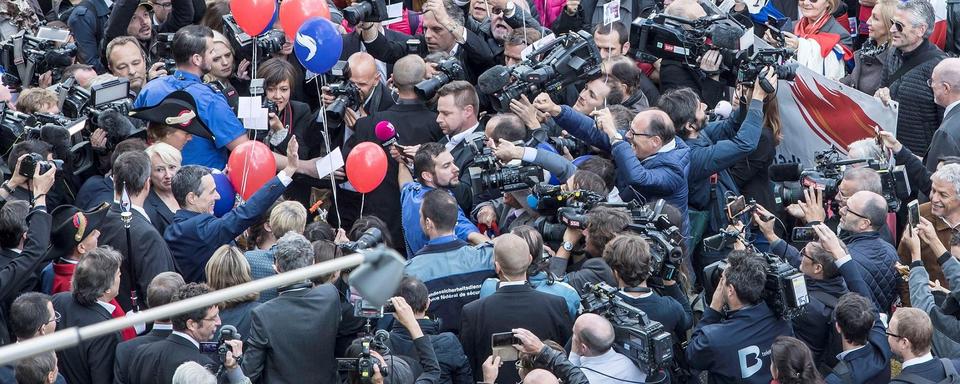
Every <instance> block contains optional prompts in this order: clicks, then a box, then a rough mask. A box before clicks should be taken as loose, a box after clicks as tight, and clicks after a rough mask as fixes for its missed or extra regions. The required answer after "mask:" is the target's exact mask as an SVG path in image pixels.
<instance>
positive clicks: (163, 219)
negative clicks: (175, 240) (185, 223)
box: [143, 191, 173, 236]
mask: <svg viewBox="0 0 960 384" xmlns="http://www.w3.org/2000/svg"><path fill="white" fill-rule="evenodd" d="M143 210H144V211H145V212H147V217H149V218H150V224H153V227H154V228H156V229H157V232H159V233H160V236H163V231H165V230H166V229H167V226H168V225H170V224H172V223H173V211H171V210H170V208H167V204H166V203H164V202H163V200H161V199H160V195H157V194H156V192H154V191H150V194H149V195H147V201H145V202H144V203H143Z"/></svg>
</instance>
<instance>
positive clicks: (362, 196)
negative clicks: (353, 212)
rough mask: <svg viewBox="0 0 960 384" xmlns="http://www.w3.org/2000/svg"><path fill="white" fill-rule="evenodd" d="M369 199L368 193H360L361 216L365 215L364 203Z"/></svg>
mask: <svg viewBox="0 0 960 384" xmlns="http://www.w3.org/2000/svg"><path fill="white" fill-rule="evenodd" d="M366 201H367V194H366V193H364V194H362V195H360V216H359V217H363V204H364V203H365V202H366Z"/></svg>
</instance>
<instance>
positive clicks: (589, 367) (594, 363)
mask: <svg viewBox="0 0 960 384" xmlns="http://www.w3.org/2000/svg"><path fill="white" fill-rule="evenodd" d="M614 337H615V333H614V329H613V324H610V321H609V320H607V319H606V318H604V317H603V316H600V315H597V314H593V313H585V314H583V315H581V316H580V317H579V318H577V321H576V322H575V323H574V324H573V337H572V340H571V342H570V347H571V350H570V362H571V363H573V364H574V365H576V366H577V367H578V368H580V369H581V370H582V371H584V373H583V374H584V376H586V377H587V380H588V381H589V382H590V383H591V384H618V383H623V382H628V383H642V382H644V380H645V379H646V377H647V375H646V374H645V373H643V372H642V371H641V370H640V368H638V367H637V365H636V364H634V362H633V361H631V360H630V359H628V358H627V357H626V356H624V355H622V354H620V353H617V351H615V350H614V349H613V344H614Z"/></svg>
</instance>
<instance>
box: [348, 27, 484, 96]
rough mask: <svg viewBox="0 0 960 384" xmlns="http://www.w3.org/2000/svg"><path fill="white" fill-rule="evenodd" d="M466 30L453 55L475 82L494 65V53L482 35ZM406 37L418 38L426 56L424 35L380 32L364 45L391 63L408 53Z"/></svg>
mask: <svg viewBox="0 0 960 384" xmlns="http://www.w3.org/2000/svg"><path fill="white" fill-rule="evenodd" d="M466 31H467V40H466V41H465V42H464V44H460V46H459V47H457V52H456V54H455V55H454V56H455V57H456V58H457V60H459V61H460V63H462V64H463V67H464V72H466V76H467V80H469V81H470V82H471V83H474V84H476V82H477V76H480V74H481V73H483V71H486V70H487V68H490V67H492V66H494V65H496V53H494V52H493V51H492V50H491V49H490V46H489V45H488V44H487V42H486V41H484V39H483V38H482V37H480V36H479V35H477V34H476V33H473V31H471V30H470V29H467V30H466ZM408 39H419V40H420V55H421V56H426V55H427V54H428V53H429V52H428V51H427V41H426V38H425V37H424V35H419V36H417V37H413V36H408V35H404V34H402V33H399V32H398V33H396V35H394V36H389V35H383V34H380V35H379V36H377V38H376V39H375V40H373V41H371V42H369V43H366V44H365V45H366V47H367V52H368V53H370V54H371V55H373V57H375V58H377V59H378V60H380V61H383V62H384V63H389V64H393V63H395V62H396V61H397V60H400V58H401V57H404V56H406V55H407V54H408V53H409V52H408V51H407V45H406V41H407V40H408Z"/></svg>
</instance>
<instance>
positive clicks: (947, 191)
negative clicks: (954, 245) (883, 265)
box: [898, 164, 960, 289]
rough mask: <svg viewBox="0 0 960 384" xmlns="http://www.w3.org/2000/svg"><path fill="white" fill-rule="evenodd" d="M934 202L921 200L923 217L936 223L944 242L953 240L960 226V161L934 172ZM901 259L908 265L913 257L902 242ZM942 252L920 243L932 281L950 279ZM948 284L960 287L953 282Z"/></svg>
mask: <svg viewBox="0 0 960 384" xmlns="http://www.w3.org/2000/svg"><path fill="white" fill-rule="evenodd" d="M930 180H931V190H930V202H927V203H923V204H920V217H922V218H924V219H926V220H927V221H929V222H930V223H933V229H934V231H935V232H936V235H937V237H938V238H939V239H940V242H941V243H943V244H950V238H951V236H953V234H954V233H955V232H956V228H958V226H960V194H958V189H957V188H958V187H960V164H947V165H943V166H941V167H940V169H938V170H937V171H936V172H934V173H933V175H932V176H930ZM898 254H899V255H900V263H901V264H904V265H908V263H909V262H910V260H911V257H910V249H909V248H907V247H906V245H905V244H903V243H902V242H901V244H900V247H899V249H898ZM938 257H940V255H939V254H935V253H934V250H933V249H932V248H931V247H930V244H928V243H924V244H923V245H921V246H920V258H921V260H923V266H924V268H926V270H927V272H928V273H929V274H930V281H936V280H940V281H944V282H945V281H947V279H946V277H945V276H944V274H943V270H942V268H941V267H940V263H939V262H937V258H938ZM944 286H945V287H947V288H952V289H957V287H952V286H951V285H949V284H946V285H944Z"/></svg>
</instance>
